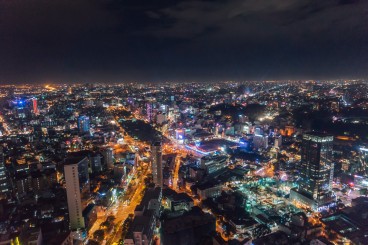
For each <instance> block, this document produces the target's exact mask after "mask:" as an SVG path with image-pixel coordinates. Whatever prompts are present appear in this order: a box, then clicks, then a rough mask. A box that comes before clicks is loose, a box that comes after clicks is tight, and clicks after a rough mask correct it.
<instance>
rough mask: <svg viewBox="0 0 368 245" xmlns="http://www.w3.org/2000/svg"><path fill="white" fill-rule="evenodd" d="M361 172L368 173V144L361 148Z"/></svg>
mask: <svg viewBox="0 0 368 245" xmlns="http://www.w3.org/2000/svg"><path fill="white" fill-rule="evenodd" d="M358 170H359V173H360V174H362V175H366V174H367V173H368V146H361V147H360V148H359V169H358Z"/></svg>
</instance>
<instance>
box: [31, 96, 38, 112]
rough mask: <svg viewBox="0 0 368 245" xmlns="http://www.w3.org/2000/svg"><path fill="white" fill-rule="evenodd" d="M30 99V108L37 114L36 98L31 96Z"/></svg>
mask: <svg viewBox="0 0 368 245" xmlns="http://www.w3.org/2000/svg"><path fill="white" fill-rule="evenodd" d="M31 101H32V110H33V113H34V114H36V115H37V114H38V113H39V111H38V104H37V99H36V98H32V100H31Z"/></svg>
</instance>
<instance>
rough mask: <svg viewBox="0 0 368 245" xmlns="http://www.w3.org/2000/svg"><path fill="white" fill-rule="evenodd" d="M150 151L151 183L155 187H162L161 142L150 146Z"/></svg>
mask: <svg viewBox="0 0 368 245" xmlns="http://www.w3.org/2000/svg"><path fill="white" fill-rule="evenodd" d="M151 151H152V166H151V167H152V176H153V183H155V185H156V186H158V187H161V188H162V185H163V178H162V144H161V142H159V141H158V142H155V143H153V144H152V145H151Z"/></svg>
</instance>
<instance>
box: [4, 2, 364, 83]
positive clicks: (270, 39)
mask: <svg viewBox="0 0 368 245" xmlns="http://www.w3.org/2000/svg"><path fill="white" fill-rule="evenodd" d="M367 75H368V1H367V0H215V1H209V0H208V1H205V0H203V1H199V0H197V1H192V0H185V1H175V0H99V1H98V0H89V1H87V0H23V1H21V0H0V82H2V83H9V82H76V81H83V82H97V81H101V82H109V81H111V82H120V81H169V80H172V81H218V80H266V79H267V80H273V79H330V78H331V79H333V78H365V77H367Z"/></svg>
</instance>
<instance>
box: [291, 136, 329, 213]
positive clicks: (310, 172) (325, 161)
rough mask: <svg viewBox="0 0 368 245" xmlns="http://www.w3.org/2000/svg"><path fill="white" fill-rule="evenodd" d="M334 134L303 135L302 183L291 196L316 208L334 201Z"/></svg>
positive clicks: (318, 208)
mask: <svg viewBox="0 0 368 245" xmlns="http://www.w3.org/2000/svg"><path fill="white" fill-rule="evenodd" d="M332 146H333V136H330V135H326V134H322V133H315V132H312V133H307V134H304V135H303V140H302V146H301V162H300V183H299V188H298V190H297V191H296V192H297V195H295V194H296V193H290V198H291V199H294V201H299V202H301V203H302V204H305V205H307V206H310V207H311V208H312V209H314V210H320V209H321V208H324V207H326V205H327V207H328V205H329V204H330V203H333V200H334V196H333V195H332V192H331V189H332V180H333V171H334V163H333V161H332Z"/></svg>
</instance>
